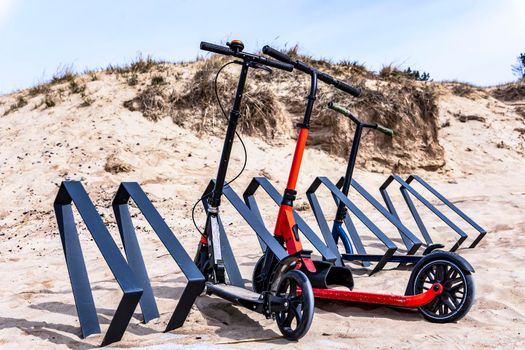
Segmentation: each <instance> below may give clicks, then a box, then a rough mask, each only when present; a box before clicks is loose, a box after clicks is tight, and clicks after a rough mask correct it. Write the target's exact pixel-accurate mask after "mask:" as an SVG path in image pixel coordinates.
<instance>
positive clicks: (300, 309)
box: [275, 270, 314, 340]
mask: <svg viewBox="0 0 525 350" xmlns="http://www.w3.org/2000/svg"><path fill="white" fill-rule="evenodd" d="M277 295H278V296H280V297H282V298H285V299H287V300H288V303H287V304H288V306H287V308H286V310H285V311H281V312H278V313H277V314H276V315H275V319H276V321H277V326H278V327H279V330H280V331H281V333H282V334H283V336H284V337H285V338H287V339H291V340H298V339H300V338H302V337H303V336H304V335H305V334H306V333H307V332H308V330H309V329H310V326H311V324H312V320H313V317H314V293H313V291H312V285H311V284H310V281H309V280H308V278H307V277H306V275H305V274H304V273H303V272H301V271H298V270H292V271H288V272H286V273H285V274H284V275H283V277H282V279H281V281H280V283H279V286H278V287H277Z"/></svg>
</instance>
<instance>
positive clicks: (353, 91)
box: [262, 45, 361, 97]
mask: <svg viewBox="0 0 525 350" xmlns="http://www.w3.org/2000/svg"><path fill="white" fill-rule="evenodd" d="M262 51H263V53H265V54H267V55H268V56H270V57H273V58H275V59H276V60H279V61H281V62H286V63H289V64H293V65H294V66H295V68H297V69H298V70H300V71H302V72H305V73H311V72H314V71H315V72H316V74H317V78H318V79H319V80H321V81H323V82H325V83H327V84H329V85H333V86H335V87H336V88H338V89H339V90H341V91H344V92H346V93H348V94H350V95H352V96H354V97H359V96H361V90H360V89H358V88H356V87H353V86H352V85H349V84H347V83H345V82H342V81H340V80H337V79H335V78H334V77H332V76H331V75H328V74H326V73H323V72H320V71H318V70H316V69H315V68H313V67H311V66H309V65H307V64H306V63H304V62H301V61H298V60H293V59H292V58H291V57H290V56H288V55H286V54H284V53H282V52H281V51H278V50H276V49H274V48H271V47H270V46H268V45H265V46H264V47H263V49H262Z"/></svg>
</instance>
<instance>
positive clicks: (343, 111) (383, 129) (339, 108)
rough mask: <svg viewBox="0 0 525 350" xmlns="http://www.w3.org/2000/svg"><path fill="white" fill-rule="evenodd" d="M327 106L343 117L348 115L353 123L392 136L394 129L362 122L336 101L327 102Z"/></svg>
mask: <svg viewBox="0 0 525 350" xmlns="http://www.w3.org/2000/svg"><path fill="white" fill-rule="evenodd" d="M328 108H330V109H331V110H334V111H336V112H338V113H341V114H342V115H344V116H345V117H348V118H350V119H352V121H354V122H355V123H357V124H361V125H363V126H364V127H368V128H373V129H377V130H378V131H380V132H382V133H383V134H385V135H387V136H393V135H394V131H393V130H392V129H390V128H387V127H386V126H383V125H381V124H377V123H376V124H367V123H362V122H361V121H360V120H359V119H357V118H356V117H355V116H354V115H353V114H352V113H351V112H350V111H349V110H348V109H346V108H344V107H343V106H341V105H338V104H337V103H335V102H330V103H328Z"/></svg>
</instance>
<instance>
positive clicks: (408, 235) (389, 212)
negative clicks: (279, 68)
mask: <svg viewBox="0 0 525 350" xmlns="http://www.w3.org/2000/svg"><path fill="white" fill-rule="evenodd" d="M333 108H334V109H335V110H337V111H339V112H340V113H343V114H345V115H347V116H349V118H351V119H352V118H353V119H352V120H354V121H355V122H356V123H358V128H357V129H356V135H355V137H354V143H353V145H352V152H351V154H350V158H349V162H348V165H347V174H346V176H349V178H350V179H351V182H350V183H345V181H344V179H345V178H344V177H342V178H341V179H340V180H339V181H338V182H337V184H334V183H332V182H331V181H330V180H329V179H328V178H327V177H323V176H321V177H317V178H316V179H315V180H314V182H313V183H312V185H311V186H310V188H309V189H308V190H307V197H308V200H309V202H310V205H311V207H312V210H313V212H314V215H315V218H316V220H317V223H318V225H319V227H320V230H321V232H322V234H323V237H324V239H325V242H327V246H329V247H330V248H331V249H337V237H334V230H333V229H332V230H331V229H330V228H329V225H328V221H327V219H326V216H325V214H324V212H323V210H322V208H321V205H320V203H319V200H318V199H317V195H316V191H317V190H318V189H319V188H320V187H321V186H323V187H326V188H327V189H328V191H329V192H330V194H331V195H332V197H333V199H334V201H335V203H336V205H337V207H338V213H337V215H336V221H337V220H339V221H341V222H344V225H345V226H346V233H348V236H349V237H348V238H349V241H351V243H348V245H350V246H349V247H346V246H345V248H346V253H344V254H341V255H340V256H341V259H343V260H347V261H358V262H360V263H361V264H362V265H363V266H365V267H368V266H370V262H377V264H376V265H375V266H374V267H373V269H372V271H371V272H370V274H373V273H375V272H377V271H380V270H381V269H383V268H384V267H385V265H386V264H387V263H390V262H394V263H400V264H401V265H404V264H407V263H416V262H417V261H419V260H420V259H421V258H422V256H424V255H427V254H428V253H430V252H432V251H433V250H436V249H441V248H444V245H442V244H439V243H437V244H436V243H434V242H433V241H432V240H431V239H430V236H429V235H428V232H427V231H426V230H425V226H424V224H423V222H422V220H421V218H420V216H419V215H418V212H417V210H416V209H415V206H414V204H413V202H412V201H411V199H410V196H409V195H408V193H407V191H408V192H410V193H411V194H412V195H414V196H415V197H416V198H417V199H418V200H419V201H421V202H422V203H423V204H424V205H425V206H426V207H427V208H429V209H430V210H431V211H432V212H433V213H434V214H436V215H437V216H438V217H439V218H440V219H442V220H443V221H444V222H445V223H446V224H447V225H449V226H450V227H451V228H452V229H453V230H454V231H455V232H457V233H458V234H459V235H460V238H459V240H458V241H457V242H456V243H455V244H454V245H453V246H452V248H450V251H455V250H457V248H458V247H459V246H460V245H461V243H462V242H464V241H465V239H466V238H467V234H466V233H465V232H464V231H462V230H461V229H460V228H459V227H458V226H457V225H456V224H454V223H453V222H452V221H451V220H450V219H448V218H447V217H446V216H445V215H444V214H443V213H441V212H440V211H439V210H438V209H436V208H435V207H434V206H433V205H432V204H431V203H430V202H429V201H428V200H426V199H425V198H424V197H423V196H422V195H420V194H419V193H418V192H417V191H416V190H415V189H413V188H412V187H411V186H410V185H409V183H410V182H411V181H412V180H414V179H416V180H417V181H418V182H420V183H421V184H422V185H423V186H425V188H427V189H428V190H429V191H430V192H431V193H432V194H434V195H435V196H436V197H438V198H439V199H440V200H441V201H442V202H443V203H444V204H446V205H447V206H448V207H450V208H451V209H452V210H453V211H455V212H456V213H457V214H458V215H459V216H461V217H462V218H463V219H464V220H465V221H467V222H468V223H469V224H471V225H472V226H473V227H475V228H476V229H477V230H478V231H479V232H480V235H479V236H478V237H477V238H476V240H475V241H474V243H473V244H472V245H471V247H475V246H476V244H477V243H478V242H479V241H480V240H481V238H482V237H483V235H484V234H485V233H486V232H485V231H484V230H483V229H482V228H481V227H479V225H477V224H476V223H475V222H474V221H473V220H472V219H470V218H469V217H468V216H466V214H464V213H463V212H462V211H460V210H459V209H458V208H457V207H456V206H454V204H452V203H451V202H450V201H448V200H447V199H446V198H444V197H443V196H442V195H441V194H439V193H438V192H437V191H436V190H435V189H433V188H432V187H431V186H430V185H429V184H427V183H426V182H424V181H423V180H422V179H420V178H419V177H416V176H410V177H409V180H410V181H407V182H405V181H403V180H402V179H401V178H400V177H399V176H397V175H391V176H390V177H389V178H388V179H387V181H386V182H385V183H384V184H383V186H381V188H380V192H381V195H382V197H383V199H384V200H385V202H386V204H387V207H386V208H385V207H384V206H383V205H381V203H379V201H378V200H376V199H375V198H374V197H373V196H372V195H371V194H370V193H369V192H367V191H366V190H365V189H364V188H363V187H362V186H361V185H360V184H359V183H358V182H357V181H356V180H355V179H353V178H352V172H353V168H354V166H355V160H356V156H357V150H358V148H359V142H360V137H361V132H360V130H359V129H360V127H359V125H365V126H368V127H373V126H374V125H372V124H366V123H362V122H360V121H359V120H358V119H357V118H355V117H353V116H352V115H351V113H350V112H348V111H346V110H344V109H343V108H340V107H338V106H336V107H333ZM394 180H395V181H397V182H399V183H400V184H401V185H402V187H401V191H402V194H403V197H404V198H405V201H406V202H407V205H408V206H409V209H410V212H411V213H412V215H413V216H414V218H415V220H416V223H417V225H418V227H419V228H420V230H421V232H422V235H423V237H424V238H425V243H426V244H423V242H422V241H421V240H420V239H419V238H418V237H417V236H416V235H415V234H414V233H412V232H411V231H410V229H408V228H407V227H406V226H405V225H404V224H403V223H402V222H401V220H400V217H399V215H398V214H397V212H396V210H395V208H394V205H393V203H392V201H391V199H390V197H389V196H388V193H387V191H386V188H387V187H388V185H389V184H390V183H392V182H393V181H394ZM345 185H346V186H348V188H344V186H345ZM350 187H352V188H354V189H355V190H356V192H357V193H358V194H359V195H361V196H362V197H363V198H364V199H365V200H366V201H367V202H368V203H369V204H371V205H372V206H373V207H374V208H375V209H376V210H378V211H379V212H380V213H381V214H382V215H383V216H384V217H385V218H386V219H387V220H388V221H389V222H390V223H391V224H392V225H393V226H394V227H395V228H396V229H397V230H398V232H399V234H400V236H401V238H402V241H403V243H404V245H405V247H406V252H405V253H404V254H399V253H398V254H395V253H396V252H399V251H398V247H397V245H396V244H395V243H394V242H393V241H392V240H391V239H390V238H389V237H388V236H387V235H386V234H385V233H384V232H383V231H382V230H381V229H379V228H378V227H377V226H376V225H375V224H374V223H373V222H372V221H371V220H370V219H369V218H368V217H367V216H366V215H365V214H364V213H363V212H362V211H361V210H360V209H359V208H358V207H357V206H356V205H355V204H354V203H353V202H352V201H351V200H350V198H349V197H348V196H346V195H345V193H344V192H346V193H347V192H348V189H349V188H350ZM341 208H342V209H341ZM340 210H344V211H343V212H340ZM347 210H349V211H350V213H351V214H353V215H354V216H355V217H356V218H357V219H358V220H359V221H361V222H362V223H363V224H364V225H365V226H366V227H367V228H368V229H369V230H370V231H371V232H372V233H373V234H374V235H375V236H376V238H378V239H379V240H380V241H381V243H382V244H383V245H384V246H385V248H386V251H385V252H384V254H383V255H377V254H368V253H367V252H366V249H365V247H364V244H363V242H362V240H361V237H360V235H359V233H358V232H357V229H356V226H355V224H354V222H353V221H352V218H351V216H350V215H349V214H350V213H348V212H347ZM346 233H344V232H343V234H346ZM423 245H425V250H424V251H423V253H422V255H415V254H416V253H417V252H418V250H419V249H420V248H421V247H422V246H423ZM352 246H353V247H352ZM334 252H335V250H334Z"/></svg>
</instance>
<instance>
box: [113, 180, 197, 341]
mask: <svg viewBox="0 0 525 350" xmlns="http://www.w3.org/2000/svg"><path fill="white" fill-rule="evenodd" d="M130 199H132V200H133V201H134V202H135V204H136V205H137V207H138V209H139V210H140V212H141V213H142V215H143V216H144V217H145V218H146V221H148V223H149V224H150V226H151V228H152V229H153V231H154V232H155V234H156V235H157V236H158V237H159V239H160V241H161V242H162V244H163V245H164V247H165V248H166V250H167V251H168V253H169V254H170V255H171V257H172V258H173V260H175V263H176V264H177V265H178V266H179V268H180V269H181V271H182V273H183V274H184V276H186V278H187V279H188V283H187V285H186V287H185V288H184V291H183V293H182V295H183V298H181V299H180V300H179V302H178V303H177V306H176V308H175V310H174V312H173V314H172V316H171V319H170V321H169V322H168V325H167V327H166V330H165V331H166V332H167V331H170V330H173V329H175V328H178V327H181V326H182V325H183V324H184V321H185V320H186V318H187V316H188V314H189V312H190V310H191V307H192V305H193V303H194V302H195V299H196V298H197V296H199V294H200V293H201V292H202V290H203V289H204V283H205V279H204V276H203V275H202V273H201V272H200V271H199V269H198V268H197V266H196V265H195V263H194V262H193V260H192V259H191V258H190V256H189V255H188V253H187V252H186V250H185V249H184V247H183V246H182V245H181V244H180V242H179V241H178V239H177V238H176V236H175V234H174V233H173V231H171V229H170V228H169V226H168V225H167V224H166V222H165V221H164V219H163V218H162V216H161V215H160V213H159V212H158V211H157V209H156V208H155V207H154V206H153V204H152V203H151V201H150V199H149V198H148V197H147V195H146V193H144V191H143V190H142V188H141V187H140V185H139V184H138V183H136V182H123V183H121V184H120V186H119V189H118V191H117V194H116V195H115V198H114V199H113V209H114V211H115V217H116V218H117V224H118V227H119V230H122V231H121V237H123V239H127V240H126V241H125V243H124V249H125V250H126V253H127V252H128V249H130V248H131V251H132V252H134V254H133V255H131V256H130V257H133V258H137V251H138V254H139V255H140V248H139V246H138V242H137V239H136V233H135V230H134V228H133V223H132V220H131V215H130V213H129V209H128V202H129V200H130ZM130 237H133V238H132V239H131V240H129V238H130ZM133 244H136V246H135V247H133ZM130 245H131V246H130ZM130 264H131V262H130ZM134 264H135V266H139V271H143V272H142V273H145V271H146V267H145V266H144V261H143V260H142V256H141V255H140V259H137V260H135V261H134ZM142 276H143V278H147V273H146V274H145V275H142ZM147 284H148V286H149V288H150V289H151V286H150V285H149V279H148V282H147ZM150 298H152V300H148V302H149V303H153V304H155V300H154V298H153V292H152V293H151V296H150ZM141 306H142V304H141ZM157 312H158V311H157Z"/></svg>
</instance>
